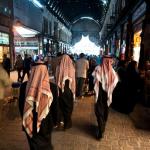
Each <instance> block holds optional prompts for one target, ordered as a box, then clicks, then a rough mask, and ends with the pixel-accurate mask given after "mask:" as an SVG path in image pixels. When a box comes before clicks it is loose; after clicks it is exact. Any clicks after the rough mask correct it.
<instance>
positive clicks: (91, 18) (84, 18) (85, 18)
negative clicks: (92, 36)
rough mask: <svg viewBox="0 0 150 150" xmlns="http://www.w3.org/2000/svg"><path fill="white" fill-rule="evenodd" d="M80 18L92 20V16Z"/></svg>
mask: <svg viewBox="0 0 150 150" xmlns="http://www.w3.org/2000/svg"><path fill="white" fill-rule="evenodd" d="M81 19H90V20H94V19H93V18H92V17H81Z"/></svg>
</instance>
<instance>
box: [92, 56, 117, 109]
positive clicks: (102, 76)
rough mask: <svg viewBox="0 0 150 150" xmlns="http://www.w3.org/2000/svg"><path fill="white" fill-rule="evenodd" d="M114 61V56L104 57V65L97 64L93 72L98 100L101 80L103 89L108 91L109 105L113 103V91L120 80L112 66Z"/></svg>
mask: <svg viewBox="0 0 150 150" xmlns="http://www.w3.org/2000/svg"><path fill="white" fill-rule="evenodd" d="M112 63H113V60H112V58H105V57H104V58H103V63H102V65H99V66H97V67H96V68H95V70H94V72H93V77H94V82H95V85H94V90H95V93H96V101H97V99H98V93H99V82H101V84H102V88H103V90H104V91H106V92H107V96H108V100H107V105H108V106H110V104H111V103H112V93H113V90H114V88H115V86H116V84H117V82H118V75H117V73H116V72H115V71H114V69H113V68H112Z"/></svg>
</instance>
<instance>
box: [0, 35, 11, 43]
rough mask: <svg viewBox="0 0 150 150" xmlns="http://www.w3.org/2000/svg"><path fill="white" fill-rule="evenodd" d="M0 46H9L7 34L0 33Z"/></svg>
mask: <svg viewBox="0 0 150 150" xmlns="http://www.w3.org/2000/svg"><path fill="white" fill-rule="evenodd" d="M0 44H6V45H9V35H8V34H7V33H2V32H0Z"/></svg>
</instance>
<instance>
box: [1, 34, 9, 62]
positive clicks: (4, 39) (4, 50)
mask: <svg viewBox="0 0 150 150" xmlns="http://www.w3.org/2000/svg"><path fill="white" fill-rule="evenodd" d="M4 54H6V55H7V56H8V57H10V51H9V34H7V33H3V32H0V63H2V62H3V56H4Z"/></svg>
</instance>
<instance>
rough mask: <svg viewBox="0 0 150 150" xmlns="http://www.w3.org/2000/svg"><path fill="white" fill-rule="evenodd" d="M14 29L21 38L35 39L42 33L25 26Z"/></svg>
mask: <svg viewBox="0 0 150 150" xmlns="http://www.w3.org/2000/svg"><path fill="white" fill-rule="evenodd" d="M13 28H14V32H17V33H18V34H19V35H20V36H21V37H35V36H36V35H37V34H39V33H40V32H38V31H36V30H33V29H30V28H27V27H23V26H13Z"/></svg>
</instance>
